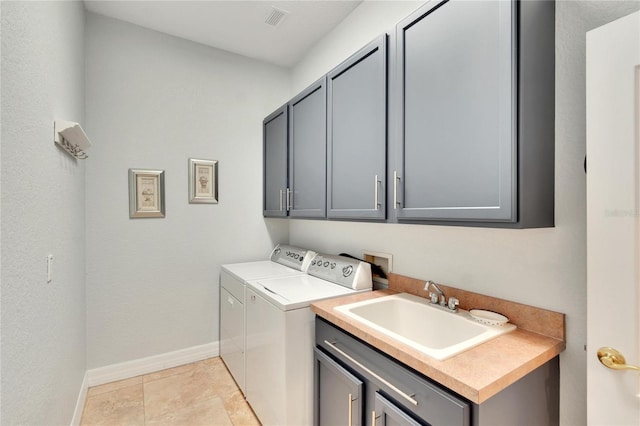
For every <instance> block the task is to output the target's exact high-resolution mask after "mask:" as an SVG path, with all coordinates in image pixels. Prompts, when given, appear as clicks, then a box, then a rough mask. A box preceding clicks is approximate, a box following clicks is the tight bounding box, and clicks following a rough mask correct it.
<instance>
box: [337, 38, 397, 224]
mask: <svg viewBox="0 0 640 426" xmlns="http://www.w3.org/2000/svg"><path fill="white" fill-rule="evenodd" d="M386 148H387V36H386V35H384V36H382V37H379V38H378V39H376V40H374V41H373V42H371V43H370V44H368V45H367V46H365V47H364V48H363V49H361V50H360V51H358V52H357V53H355V54H354V55H353V56H351V57H350V58H349V59H347V60H346V61H345V62H343V63H342V64H340V65H339V66H338V67H336V68H335V69H334V70H333V71H331V72H330V73H329V74H328V75H327V159H328V164H327V165H328V167H327V217H328V218H336V219H373V220H376V219H378V220H383V219H385V217H386V203H385V200H386V192H385V187H386Z"/></svg>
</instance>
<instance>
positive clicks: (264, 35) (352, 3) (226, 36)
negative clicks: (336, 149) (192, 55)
mask: <svg viewBox="0 0 640 426" xmlns="http://www.w3.org/2000/svg"><path fill="white" fill-rule="evenodd" d="M361 2H362V0H332V1H327V0H320V1H316V0H296V1H268V0H257V1H255V0H253V1H245V0H199V1H190V0H173V1H166V0H128V1H114V0H85V7H86V9H87V10H89V11H91V12H95V13H99V14H101V15H105V16H109V17H112V18H116V19H120V20H122V21H126V22H130V23H132V24H136V25H140V26H142V27H145V28H149V29H152V30H156V31H160V32H163V33H166V34H170V35H173V36H177V37H181V38H185V39H187V40H191V41H195V42H198V43H202V44H206V45H208V46H213V47H216V48H218V49H222V50H227V51H230V52H233V53H237V54H240V55H244V56H248V57H251V58H255V59H259V60H262V61H266V62H269V63H273V64H276V65H280V66H284V67H292V66H293V65H295V64H296V63H297V62H298V61H299V60H300V59H302V57H303V56H304V54H305V52H306V51H307V50H308V49H309V48H310V47H312V46H313V45H314V44H315V43H316V42H317V41H318V40H319V39H321V38H322V37H323V36H324V35H325V34H327V33H328V32H330V31H331V30H332V29H333V28H335V27H336V25H338V24H339V23H340V22H341V21H342V20H343V19H344V18H345V17H346V16H347V15H348V14H349V13H351V12H352V11H353V9H355V8H356V7H357V6H358V5H359V4H360V3H361ZM274 7H275V8H277V9H278V10H280V11H285V12H288V13H287V14H285V15H284V18H283V19H281V20H280V22H279V23H278V24H277V25H276V26H273V25H269V24H267V23H265V20H266V19H267V18H268V17H269V16H270V14H271V13H272V11H273V8H274Z"/></svg>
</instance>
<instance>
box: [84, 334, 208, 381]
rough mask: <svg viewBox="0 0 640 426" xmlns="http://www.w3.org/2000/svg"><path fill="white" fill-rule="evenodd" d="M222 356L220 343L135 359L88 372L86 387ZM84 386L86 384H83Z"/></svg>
mask: <svg viewBox="0 0 640 426" xmlns="http://www.w3.org/2000/svg"><path fill="white" fill-rule="evenodd" d="M219 354H220V344H219V343H218V342H212V343H207V344H205V345H200V346H192V347H190V348H185V349H180V350H178V351H173V352H167V353H164V354H159V355H153V356H149V357H146V358H140V359H134V360H131V361H126V362H121V363H119V364H112V365H107V366H105V367H100V368H94V369H92V370H88V371H87V375H86V377H85V381H86V382H87V383H86V386H87V387H91V386H97V385H102V384H105V383H110V382H115V381H117V380H123V379H128V378H131V377H136V376H140V375H142V374H149V373H154V372H156V371H160V370H164V369H166V368H172V367H177V366H179V365H184V364H189V363H191V362H196V361H201V360H203V359H207V358H212V357H215V356H218V355H219ZM83 385H84V383H83Z"/></svg>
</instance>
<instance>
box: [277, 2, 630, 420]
mask: <svg viewBox="0 0 640 426" xmlns="http://www.w3.org/2000/svg"><path fill="white" fill-rule="evenodd" d="M388 7H392V9H390V10H393V11H396V10H397V9H396V7H395V6H391V5H390V4H389V3H388V2H365V3H363V4H362V5H361V6H360V7H358V8H357V9H356V10H355V11H354V12H353V13H352V14H351V15H350V16H349V17H348V18H347V19H346V20H345V21H344V22H343V23H342V24H341V25H340V26H339V27H338V28H336V30H335V31H333V33H332V34H330V35H329V36H328V37H326V38H325V39H323V41H322V42H320V43H318V45H317V46H316V47H315V48H314V49H313V50H312V51H310V52H309V54H308V55H307V57H306V59H305V60H304V61H303V62H301V63H300V64H298V65H297V66H296V67H295V69H294V72H293V73H294V88H295V90H296V91H298V90H300V89H302V88H304V87H305V86H306V85H308V84H310V83H311V82H313V81H315V80H316V79H317V78H318V77H320V76H321V75H322V73H323V72H327V71H329V70H330V69H331V68H332V67H333V66H335V65H336V64H338V63H339V62H340V61H341V60H343V59H345V58H346V57H348V56H349V55H350V54H351V53H353V52H354V51H355V50H357V47H358V46H355V47H354V46H353V40H358V41H359V42H360V45H364V44H365V43H366V42H367V41H369V40H371V39H372V38H374V37H375V36H376V35H377V34H380V33H382V32H384V31H385V30H386V29H387V28H390V27H391V26H392V24H393V22H396V21H397V20H398V19H396V16H395V14H394V13H388V12H387V8H388ZM638 9H640V2H638V1H628V2H612V1H598V2H595V1H588V2H587V1H559V2H558V3H557V4H556V44H557V47H556V94H557V96H556V99H557V100H556V185H555V188H556V190H555V199H556V212H555V220H556V226H555V228H550V229H533V230H505V229H483V228H463V227H446V226H427V225H397V224H367V223H349V222H327V221H303V220H292V221H290V230H289V231H290V242H291V243H292V244H297V245H301V246H309V247H315V248H316V249H318V250H320V251H327V252H333V253H337V252H350V253H352V254H354V255H360V254H361V250H362V249H370V250H375V251H381V252H389V253H392V254H393V255H394V259H393V262H394V272H397V273H400V274H403V275H408V276H411V277H415V278H421V279H432V280H435V281H437V282H442V283H443V284H446V285H450V286H453V287H458V288H463V289H466V290H470V291H475V292H479V293H483V294H487V295H492V296H496V297H500V298H504V299H509V300H513V301H517V302H522V303H526V304H529V305H533V306H539V307H543V308H547V309H551V310H555V311H559V312H563V313H565V314H566V315H567V350H566V351H565V352H564V353H563V354H562V356H561V422H562V424H565V425H583V424H586V408H585V404H586V370H585V359H586V358H585V357H586V356H587V355H589V356H592V355H593V354H587V353H586V352H585V351H584V345H585V344H586V218H585V192H586V189H585V175H584V171H583V168H582V164H583V159H584V154H585V94H584V63H585V61H584V49H585V41H584V40H585V32H586V31H587V30H589V29H592V28H595V27H597V26H599V25H602V24H604V23H606V22H609V21H611V20H613V19H615V18H616V17H620V16H624V15H626V14H628V13H630V12H631V11H633V10H638ZM407 14H408V12H407ZM384 18H388V20H387V21H385V19H384ZM371 22H376V23H378V24H377V25H379V26H378V28H377V30H376V29H375V28H374V29H373V31H372V28H371V25H369V24H368V23H371Z"/></svg>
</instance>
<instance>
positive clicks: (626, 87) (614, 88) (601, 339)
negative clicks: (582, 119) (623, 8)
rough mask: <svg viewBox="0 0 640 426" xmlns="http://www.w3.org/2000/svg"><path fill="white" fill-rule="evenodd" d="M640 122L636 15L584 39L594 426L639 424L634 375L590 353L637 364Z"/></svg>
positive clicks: (639, 393) (638, 384) (639, 23)
mask: <svg viewBox="0 0 640 426" xmlns="http://www.w3.org/2000/svg"><path fill="white" fill-rule="evenodd" d="M639 116H640V12H638V13H634V14H632V15H629V16H627V17H625V18H622V19H619V20H617V21H614V22H612V23H610V24H607V25H605V26H603V27H600V28H597V29H595V30H593V31H590V32H589V33H587V161H588V164H587V277H588V279H587V281H588V282H587V299H588V301H587V311H588V320H587V351H588V353H587V418H588V423H589V424H590V425H594V426H595V425H598V426H600V425H612V426H613V425H616V426H617V425H640V372H638V371H633V370H614V369H609V368H607V367H605V366H604V365H603V364H601V363H600V362H599V360H598V357H597V355H596V353H597V352H598V350H599V349H600V348H601V347H612V348H615V349H617V350H618V351H620V353H621V354H623V355H624V357H625V358H626V363H627V364H629V365H632V366H638V365H640V326H639V323H640V290H639V288H640V284H639V283H640V140H639V139H640V117H639ZM605 360H606V358H605ZM613 361H616V360H613ZM617 361H618V363H620V359H617ZM609 362H610V363H611V362H612V358H609Z"/></svg>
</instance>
